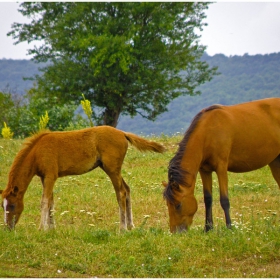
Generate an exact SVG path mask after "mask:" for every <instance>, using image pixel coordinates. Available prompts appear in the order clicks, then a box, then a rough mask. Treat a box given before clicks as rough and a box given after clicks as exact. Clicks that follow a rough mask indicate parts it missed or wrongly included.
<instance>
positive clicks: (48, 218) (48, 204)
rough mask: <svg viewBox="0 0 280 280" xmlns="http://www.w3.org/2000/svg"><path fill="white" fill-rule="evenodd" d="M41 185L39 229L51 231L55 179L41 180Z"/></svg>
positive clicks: (52, 225) (53, 225) (52, 226)
mask: <svg viewBox="0 0 280 280" xmlns="http://www.w3.org/2000/svg"><path fill="white" fill-rule="evenodd" d="M41 181H42V184H43V195H42V200H41V223H40V226H39V228H40V229H44V230H47V229H51V228H54V227H55V223H54V216H53V214H54V213H53V210H54V200H53V186H54V183H55V179H52V178H48V177H45V178H41Z"/></svg>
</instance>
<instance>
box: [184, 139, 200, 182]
mask: <svg viewBox="0 0 280 280" xmlns="http://www.w3.org/2000/svg"><path fill="white" fill-rule="evenodd" d="M199 142H200V141H199V139H197V138H195V137H192V138H191V139H190V141H189V142H188V143H187V145H186V147H185V150H184V153H183V157H182V162H181V167H182V169H183V170H186V171H187V172H188V174H189V177H190V178H193V179H195V178H196V175H197V173H198V170H199V167H200V165H201V161H202V157H203V154H202V148H201V146H202V145H199V144H198V143H199Z"/></svg>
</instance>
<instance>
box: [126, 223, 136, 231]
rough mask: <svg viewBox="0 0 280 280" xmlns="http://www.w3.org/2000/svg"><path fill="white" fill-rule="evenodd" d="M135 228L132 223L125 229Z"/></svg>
mask: <svg viewBox="0 0 280 280" xmlns="http://www.w3.org/2000/svg"><path fill="white" fill-rule="evenodd" d="M134 228H135V226H134V225H133V224H132V225H129V226H127V229H128V230H132V229H134Z"/></svg>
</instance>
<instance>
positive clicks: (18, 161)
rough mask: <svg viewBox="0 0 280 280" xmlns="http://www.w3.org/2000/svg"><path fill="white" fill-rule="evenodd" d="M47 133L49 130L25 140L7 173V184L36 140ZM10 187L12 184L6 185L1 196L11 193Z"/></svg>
mask: <svg viewBox="0 0 280 280" xmlns="http://www.w3.org/2000/svg"><path fill="white" fill-rule="evenodd" d="M48 133H50V131H49V130H43V131H40V132H38V133H36V134H33V135H32V136H31V137H29V138H26V139H25V141H24V143H23V147H22V148H21V150H20V151H19V152H18V153H17V155H16V157H15V159H14V161H13V164H12V166H11V169H10V173H9V183H10V182H11V179H12V177H13V176H15V175H16V174H17V171H18V168H19V167H20V166H21V164H22V162H23V160H24V159H25V158H26V156H27V155H28V154H29V152H30V151H31V149H32V148H33V147H34V146H35V145H36V143H37V142H38V140H40V139H41V138H42V137H43V136H44V135H46V134H48ZM12 187H13V185H12V184H8V186H7V188H6V189H5V190H4V191H3V194H4V193H5V194H7V193H9V192H10V191H11V188H12ZM5 194H4V195H5Z"/></svg>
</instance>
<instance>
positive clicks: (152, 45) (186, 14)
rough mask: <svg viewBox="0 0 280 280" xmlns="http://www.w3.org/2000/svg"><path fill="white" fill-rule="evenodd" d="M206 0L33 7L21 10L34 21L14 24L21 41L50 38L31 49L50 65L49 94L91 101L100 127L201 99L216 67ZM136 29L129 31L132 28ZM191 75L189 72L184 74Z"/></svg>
mask: <svg viewBox="0 0 280 280" xmlns="http://www.w3.org/2000/svg"><path fill="white" fill-rule="evenodd" d="M207 7H208V3H206V2H162V3H151V2H143V3H140V2H131V3H129V2H85V3H81V2H68V3H67V2H34V3H31V2H25V3H22V4H21V5H20V9H19V11H20V12H21V13H22V14H23V15H24V16H27V17H32V18H33V19H34V20H33V21H32V22H31V23H29V24H26V23H24V24H21V23H14V24H13V26H12V28H13V30H12V31H11V32H10V33H9V35H11V36H13V38H14V39H17V43H20V42H24V41H28V42H30V41H34V40H40V39H44V45H43V46H42V47H40V48H34V49H31V50H29V53H30V54H32V55H34V59H35V60H36V61H38V62H50V64H48V65H47V66H46V67H44V68H43V69H42V72H43V75H42V76H37V77H36V80H37V82H38V87H39V89H40V90H41V91H42V92H44V93H45V95H46V96H48V97H50V96H57V97H59V98H61V99H63V100H64V102H68V101H69V100H71V101H74V102H75V103H76V105H77V104H79V101H80V95H81V93H82V94H84V96H85V97H86V98H87V99H88V100H89V101H90V102H91V104H92V106H93V108H94V109H95V110H94V115H93V117H94V118H95V119H96V123H97V124H101V123H102V124H108V125H112V126H116V125H117V123H118V119H119V116H120V114H121V113H122V114H123V115H129V116H135V115H136V114H140V115H142V116H143V117H145V118H147V119H149V120H155V118H156V117H157V116H158V115H160V114H161V113H163V112H165V111H166V107H167V105H168V104H169V102H170V101H172V100H173V99H174V98H176V97H178V96H180V95H186V94H189V95H194V94H198V93H199V91H197V90H196V88H197V86H199V85H200V84H202V83H204V82H205V81H209V80H211V78H212V76H213V75H214V74H215V68H211V69H210V68H209V67H208V65H207V63H206V62H205V61H202V60H201V59H200V58H201V56H202V55H203V52H204V50H205V47H204V46H202V45H201V44H200V43H199V40H198V39H199V36H198V35H196V30H197V29H199V30H202V28H203V27H204V25H205V23H203V19H205V14H204V10H205V9H207ZM128 27H129V28H128ZM181 70H185V71H186V72H185V75H181V74H180V71H181Z"/></svg>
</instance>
